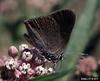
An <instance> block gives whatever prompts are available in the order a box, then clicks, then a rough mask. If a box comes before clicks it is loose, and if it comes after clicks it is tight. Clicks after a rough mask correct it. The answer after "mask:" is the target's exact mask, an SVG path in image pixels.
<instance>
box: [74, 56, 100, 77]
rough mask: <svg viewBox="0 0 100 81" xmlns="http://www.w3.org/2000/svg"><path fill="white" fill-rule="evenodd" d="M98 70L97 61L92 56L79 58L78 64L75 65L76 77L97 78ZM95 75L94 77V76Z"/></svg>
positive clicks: (99, 66)
mask: <svg viewBox="0 0 100 81" xmlns="http://www.w3.org/2000/svg"><path fill="white" fill-rule="evenodd" d="M99 68H100V64H99V60H97V59H96V58H95V57H93V56H89V55H87V56H81V58H80V60H79V62H78V64H77V65H76V72H75V74H76V75H77V76H80V77H82V76H85V77H97V76H98V72H97V70H98V69H99ZM94 73H95V75H94Z"/></svg>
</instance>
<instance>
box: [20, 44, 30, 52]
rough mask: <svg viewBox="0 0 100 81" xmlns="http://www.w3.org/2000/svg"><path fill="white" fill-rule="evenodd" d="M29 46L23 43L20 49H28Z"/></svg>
mask: <svg viewBox="0 0 100 81" xmlns="http://www.w3.org/2000/svg"><path fill="white" fill-rule="evenodd" d="M27 48H29V47H28V45H27V44H21V45H20V46H19V51H21V52H22V51H23V50H25V49H27Z"/></svg>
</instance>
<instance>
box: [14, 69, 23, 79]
mask: <svg viewBox="0 0 100 81" xmlns="http://www.w3.org/2000/svg"><path fill="white" fill-rule="evenodd" d="M14 74H15V77H16V78H20V75H21V74H22V73H21V72H20V71H19V70H17V69H15V71H14Z"/></svg>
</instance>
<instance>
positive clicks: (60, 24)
mask: <svg viewBox="0 0 100 81" xmlns="http://www.w3.org/2000/svg"><path fill="white" fill-rule="evenodd" d="M24 23H25V25H26V29H27V32H28V34H24V36H25V38H26V40H27V41H28V42H29V43H30V44H31V45H32V46H34V47H36V48H37V49H39V50H40V51H41V52H42V53H41V55H43V56H44V57H45V58H46V59H47V60H49V61H52V62H57V61H59V60H61V59H62V56H63V52H64V48H65V46H66V45H67V43H68V40H69V37H70V34H71V32H72V29H73V26H74V23H75V14H74V13H73V12H72V11H71V10H61V11H57V12H54V13H52V14H50V15H48V16H42V17H38V18H34V19H29V20H25V22H24Z"/></svg>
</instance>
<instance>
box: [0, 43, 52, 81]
mask: <svg viewBox="0 0 100 81" xmlns="http://www.w3.org/2000/svg"><path fill="white" fill-rule="evenodd" d="M48 62H49V61H48V60H47V59H46V58H45V57H43V56H42V55H41V54H40V51H39V50H38V49H36V48H35V47H33V48H29V46H28V45H27V44H21V45H20V46H19V49H17V48H16V47H15V46H11V47H10V48H9V49H8V57H1V58H0V71H1V78H2V79H3V80H14V81H16V80H17V81H25V80H27V79H30V78H32V77H36V76H41V75H48V74H51V73H54V69H53V67H50V66H49V67H48V66H47V65H46V63H48Z"/></svg>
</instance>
